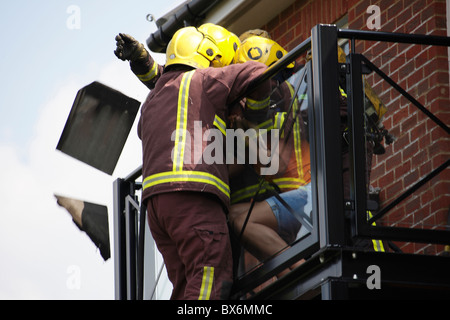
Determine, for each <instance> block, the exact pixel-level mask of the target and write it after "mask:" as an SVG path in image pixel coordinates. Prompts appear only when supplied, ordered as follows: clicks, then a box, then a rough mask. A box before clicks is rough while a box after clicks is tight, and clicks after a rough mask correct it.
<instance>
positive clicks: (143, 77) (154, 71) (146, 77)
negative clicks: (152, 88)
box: [136, 61, 158, 82]
mask: <svg viewBox="0 0 450 320" xmlns="http://www.w3.org/2000/svg"><path fill="white" fill-rule="evenodd" d="M157 75H158V64H157V63H156V61H154V62H153V66H152V68H151V69H150V71H149V72H147V73H146V74H137V75H136V76H137V77H138V78H139V80H141V81H144V82H145V81H150V80H152V79H153V78H154V77H156V76H157Z"/></svg>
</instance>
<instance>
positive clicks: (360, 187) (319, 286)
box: [114, 25, 450, 299]
mask: <svg viewBox="0 0 450 320" xmlns="http://www.w3.org/2000/svg"><path fill="white" fill-rule="evenodd" d="M342 40H345V41H348V43H349V45H348V52H346V53H347V55H346V62H345V63H342V62H339V61H338V46H337V44H338V43H339V41H342ZM357 41H375V42H377V43H382V42H387V43H394V44H408V45H412V46H416V45H418V46H427V47H429V46H441V47H442V46H444V47H445V46H447V47H448V46H450V38H448V37H440V36H431V35H409V34H399V33H385V32H372V31H358V30H348V29H338V28H337V27H336V26H335V25H317V26H315V27H314V28H313V29H312V32H311V37H310V38H308V39H306V40H305V41H303V42H302V43H300V44H299V45H298V46H297V47H295V48H294V49H293V50H291V51H290V52H289V53H288V54H287V55H285V56H284V57H283V58H282V59H281V60H280V61H279V62H278V63H276V64H275V65H273V66H271V67H269V68H268V69H267V71H266V72H265V73H264V74H263V75H262V76H261V78H260V79H258V80H257V81H255V83H254V84H253V85H252V86H251V88H250V89H249V91H251V90H253V89H254V88H256V87H257V86H258V84H260V83H261V82H263V81H265V80H267V79H269V78H272V77H273V76H275V75H277V74H278V73H279V72H280V71H281V70H282V69H284V68H285V67H286V66H288V65H289V64H290V63H291V62H292V61H294V60H296V59H299V58H301V57H304V55H305V54H307V53H310V57H311V59H306V60H303V61H307V62H306V63H305V67H304V68H303V69H301V70H300V71H299V72H298V73H297V77H296V81H297V82H295V81H293V83H292V85H293V87H294V88H296V89H297V91H296V93H298V91H299V90H298V88H300V87H301V82H306V83H307V87H306V91H305V92H303V93H301V94H304V95H306V96H307V99H306V101H307V108H306V109H307V114H308V136H309V144H310V157H311V194H310V196H311V215H310V217H309V220H308V221H309V223H310V225H309V228H308V232H307V233H306V234H303V235H302V236H301V237H298V238H297V239H296V240H295V241H294V243H291V244H289V246H288V247H287V248H286V250H283V251H282V252H280V253H279V254H277V255H275V256H273V257H271V258H269V259H268V260H266V261H263V262H261V264H259V265H257V266H256V267H255V268H252V269H251V270H250V271H248V272H245V273H244V274H242V275H239V276H237V277H236V279H235V283H234V286H233V290H232V295H231V298H232V299H270V298H276V299H300V298H307V299H308V298H319V299H335V298H350V296H349V288H355V286H365V284H366V282H365V281H366V279H367V275H365V276H366V278H364V274H363V277H362V278H361V274H360V276H359V277H356V271H355V270H359V269H361V268H363V267H364V268H365V267H366V266H367V265H368V264H370V263H373V262H374V261H376V262H377V263H378V264H379V265H381V266H384V269H383V270H388V271H389V270H390V272H385V273H384V275H385V278H386V279H387V280H386V281H387V282H389V281H390V282H389V283H390V284H392V283H394V284H395V285H394V287H396V288H403V289H404V288H406V289H404V290H406V292H416V291H417V292H421V290H426V288H430V287H433V288H435V287H438V288H439V293H442V292H445V294H447V296H448V295H449V291H450V280H449V277H448V268H449V266H450V262H449V259H450V258H449V257H445V256H439V257H437V256H427V255H423V254H411V253H402V252H401V250H399V249H398V247H396V245H395V244H394V242H393V241H396V242H398V241H400V242H407V243H425V244H437V245H446V244H448V243H449V242H450V241H449V239H450V231H449V225H448V223H447V224H445V223H441V222H439V224H438V225H436V224H434V225H433V224H430V225H425V224H423V223H422V224H421V223H416V224H412V223H409V222H408V221H407V220H406V221H403V222H402V223H397V222H396V221H395V218H396V217H398V215H393V217H389V219H386V217H387V216H389V213H390V211H392V210H395V208H398V206H400V205H401V204H402V203H403V202H405V201H408V199H411V198H414V197H415V194H414V193H415V192H417V191H418V190H421V188H422V189H423V188H425V187H426V186H429V184H430V183H439V182H440V181H441V180H443V178H442V176H443V174H444V173H445V171H446V170H447V172H448V164H449V161H450V160H449V159H448V141H449V140H448V134H449V128H448V126H447V125H446V124H445V123H444V122H443V121H442V120H440V119H439V117H437V116H436V115H435V114H433V113H432V112H430V111H429V110H428V108H427V107H425V106H423V105H422V104H421V103H420V102H419V101H418V100H417V99H416V98H414V97H413V95H412V94H411V93H409V92H407V91H406V90H404V88H402V86H400V85H398V84H397V83H396V82H395V81H394V80H392V79H391V78H390V77H389V76H388V75H387V73H386V72H384V71H383V68H382V67H377V65H376V63H374V62H372V61H371V59H373V58H376V57H370V58H371V59H369V58H368V57H366V56H365V55H363V54H360V53H357V52H356V48H357V45H356V43H357ZM391 58H395V57H391ZM447 60H448V59H447ZM377 61H379V60H377ZM447 72H448V70H447ZM370 76H372V77H373V79H371V81H372V83H376V82H377V80H376V79H375V77H376V78H379V79H380V80H379V82H380V83H381V82H382V83H383V84H381V85H380V86H378V87H377V86H374V88H383V90H387V89H386V88H387V87H389V90H391V91H389V92H395V94H398V95H399V96H401V97H399V98H394V99H393V101H394V103H395V101H396V102H399V101H404V100H402V99H406V100H405V101H407V102H406V103H407V104H408V106H411V107H410V110H412V109H413V108H414V109H415V110H414V111H411V112H416V113H421V114H423V115H425V116H426V117H428V118H429V119H430V121H429V122H427V124H428V125H435V126H436V127H437V129H436V130H442V131H443V132H444V134H443V137H442V139H443V141H445V143H443V144H440V145H441V146H444V148H445V147H446V146H447V149H444V150H443V154H444V156H443V157H440V159H444V160H443V162H442V163H439V164H437V165H436V166H435V168H434V169H432V170H431V169H430V170H429V172H427V173H426V174H423V175H422V176H420V177H419V178H418V179H417V181H415V182H414V183H410V184H409V185H408V186H407V187H402V188H401V190H400V191H401V192H399V193H397V194H395V196H394V197H393V199H392V200H390V201H389V202H387V203H383V204H382V205H381V206H380V207H377V206H376V205H375V206H373V202H372V201H371V200H369V199H370V196H371V194H370V188H368V185H369V184H370V181H367V179H366V174H367V165H366V163H367V161H366V160H367V159H366V154H367V153H368V150H367V141H368V140H370V139H372V138H373V134H374V132H373V131H369V130H368V127H370V123H369V122H368V121H370V119H368V113H367V108H366V107H365V106H366V104H367V101H365V99H366V97H365V91H364V88H365V85H366V82H365V81H363V77H370ZM339 79H344V83H340V82H339ZM341 85H342V86H343V87H345V91H346V96H347V112H348V119H347V121H348V127H347V128H348V129H347V130H346V134H345V136H344V135H343V134H342V128H341V127H340V123H341V122H340V119H341V118H340V112H339V94H340V93H339V92H340V87H341ZM447 90H448V89H447ZM447 92H448V91H447ZM299 94H300V93H299ZM379 94H380V96H381V98H382V99H383V98H384V97H386V96H383V95H382V92H379ZM395 94H394V93H390V98H389V99H392V97H393V95H394V96H395ZM297 98H298V96H297ZM384 103H386V104H387V102H386V101H385V102H384ZM388 107H390V106H389V105H388ZM375 133H378V134H381V135H382V136H383V132H375ZM370 137H371V138H370ZM369 138H370V139H369ZM378 138H380V136H378ZM383 138H387V135H384V136H383ZM378 142H379V141H378ZM387 143H388V141H386V140H385V144H387ZM345 144H347V145H348V153H349V155H350V157H349V159H350V162H349V171H350V181H349V186H348V187H349V190H350V191H349V195H348V196H347V197H345V196H344V181H343V175H342V168H343V160H342V157H341V154H342V148H343V145H345ZM394 144H395V143H394ZM385 148H386V149H389V148H390V147H389V146H386V145H385ZM386 152H394V149H390V150H389V151H386ZM141 174H142V171H141V168H137V169H136V170H135V171H134V172H132V173H130V175H129V176H128V177H126V178H120V179H117V180H116V181H115V182H114V257H115V258H114V260H115V296H116V299H155V290H156V289H157V286H158V279H159V276H160V274H161V272H162V268H163V263H162V262H161V261H160V262H158V264H157V263H155V256H156V249H155V245H154V243H153V242H152V239H151V234H150V232H149V230H148V226H147V224H146V221H145V219H146V217H145V208H143V207H142V206H141V204H140V200H139V197H140V192H141V189H142V182H140V181H139V180H140V179H141V178H142V177H141ZM402 179H403V178H402ZM444 182H445V181H444ZM427 184H428V185H427ZM402 186H405V185H403V184H402ZM442 196H445V194H444V195H442ZM447 196H448V195H447ZM406 208H409V210H413V209H414V208H413V206H412V205H409V206H404V207H402V210H406ZM411 208H413V209H411ZM415 209H416V208H415ZM415 209H414V210H415ZM441 209H442V208H441ZM443 209H444V210H446V212H447V214H448V208H443ZM368 211H370V212H371V215H370V216H368ZM405 216H407V213H405ZM402 217H403V216H402ZM402 217H401V218H402ZM393 219H394V220H393ZM303 222H305V221H303ZM372 239H377V240H380V241H383V242H384V243H385V244H386V245H388V244H391V250H390V251H395V252H390V253H386V252H374V250H370V249H369V250H368V249H366V248H358V246H357V245H356V244H357V243H358V242H359V241H360V240H369V242H370V241H371V240H372ZM386 251H387V250H386ZM357 256H358V257H359V259H356V257H357ZM301 259H305V260H306V262H305V263H303V264H302V265H300V267H298V268H296V269H294V270H293V271H291V272H290V273H289V274H288V275H286V276H284V277H282V278H280V279H277V280H275V281H273V282H272V283H271V284H268V285H267V282H268V281H269V280H271V279H274V277H276V275H277V274H278V273H279V272H280V271H282V270H284V269H286V268H289V267H290V266H291V265H293V264H294V263H295V262H297V261H300V260H301ZM425 265H426V266H428V267H430V266H433V272H431V273H430V272H422V271H423V269H420V268H424V266H425ZM364 270H365V269H364ZM445 274H447V275H446V276H445ZM349 283H352V284H351V285H349ZM262 284H265V287H264V288H263V289H261V287H260V286H261V285H262ZM257 287H259V289H258V290H256V289H255V288H257ZM365 289H367V288H365ZM408 290H409V291H408ZM364 292H365V293H367V290H366V291H364ZM373 292H374V291H372V292H371V293H373ZM392 292H394V293H393V294H395V292H398V291H395V290H394V291H392ZM402 292H403V291H402ZM358 294H359V297H366V296H365V295H364V294H362V295H361V294H360V293H358ZM388 294H389V293H388V292H386V291H385V292H383V293H381V294H380V293H378V295H375V297H381V298H386V297H389V296H388ZM373 296H374V295H372V296H371V295H368V296H367V297H373Z"/></svg>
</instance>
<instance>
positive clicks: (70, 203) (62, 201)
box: [54, 194, 84, 228]
mask: <svg viewBox="0 0 450 320" xmlns="http://www.w3.org/2000/svg"><path fill="white" fill-rule="evenodd" d="M54 196H55V198H56V199H57V203H58V204H59V205H60V206H61V207H63V208H65V209H66V210H67V211H68V212H69V213H70V215H71V216H72V219H73V221H75V223H76V224H78V226H80V228H81V227H82V226H83V225H82V222H81V221H82V219H81V214H82V212H83V209H84V202H83V201H81V200H76V199H72V198H67V197H63V196H59V195H56V194H55V195H54Z"/></svg>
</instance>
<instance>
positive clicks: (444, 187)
mask: <svg viewBox="0 0 450 320" xmlns="http://www.w3.org/2000/svg"><path fill="white" fill-rule="evenodd" d="M369 5H377V6H378V7H379V8H380V12H381V17H380V18H381V29H380V31H385V32H401V33H412V34H414V33H415V34H433V35H443V36H446V35H447V31H446V3H445V0H415V1H414V0H397V1H392V0H378V1H374V0H372V1H369V0H338V1H333V0H317V1H314V0H298V1H296V2H295V3H294V4H292V5H291V6H290V7H289V8H287V9H286V10H284V11H283V12H282V13H280V14H279V15H278V16H277V17H276V18H274V19H273V20H272V21H271V22H269V23H268V24H267V25H265V26H263V28H264V29H266V30H267V31H269V33H270V34H271V36H272V37H273V39H274V40H276V41H277V42H278V43H280V45H282V46H283V47H285V48H286V49H287V50H291V49H292V48H294V47H295V46H296V45H298V44H299V43H300V42H301V41H303V40H305V39H306V38H308V37H309V36H310V31H311V28H312V27H313V26H314V25H316V24H318V23H334V22H336V21H337V20H338V19H340V18H342V17H343V16H345V15H346V14H348V22H349V28H350V29H360V30H368V28H367V24H366V22H367V19H368V18H369V17H370V16H371V14H372V13H367V12H366V10H367V8H368V6H369ZM356 50H357V52H361V53H363V54H364V55H365V56H366V57H367V58H369V59H370V60H371V61H372V62H374V64H375V65H377V66H378V67H379V68H380V69H381V70H382V71H383V72H385V73H386V74H387V75H389V76H390V77H391V78H392V79H393V80H394V81H396V82H397V83H398V84H399V85H400V86H401V87H402V88H404V89H405V90H407V91H408V92H409V93H410V94H411V95H412V96H413V97H415V98H416V99H417V100H418V101H419V102H420V103H422V104H423V105H424V106H425V107H426V108H427V109H428V110H429V111H431V112H432V113H434V114H435V115H436V116H438V117H439V118H440V119H441V120H442V121H444V123H446V124H447V125H450V107H449V106H450V99H449V74H448V72H449V66H448V60H449V57H448V53H447V52H448V51H447V48H446V47H428V46H416V45H405V44H390V43H375V42H369V41H358V42H357V44H356ZM368 80H369V82H370V83H371V85H373V87H374V89H375V91H376V92H377V93H378V94H379V95H380V97H381V98H382V100H383V102H384V103H385V104H386V105H387V107H388V109H389V111H388V112H387V114H386V115H385V120H384V125H385V126H386V128H387V129H388V130H389V131H390V132H391V133H392V134H393V135H394V136H396V138H397V140H396V141H395V142H394V143H393V144H392V145H390V146H386V153H385V154H384V155H378V156H374V158H373V167H372V168H373V172H372V181H371V184H372V185H373V186H375V187H380V188H381V193H380V199H381V201H382V205H386V204H388V203H390V201H392V200H393V199H395V198H396V197H398V196H399V195H400V194H401V193H403V192H404V190H406V189H407V188H408V187H410V186H411V185H413V184H414V183H416V182H417V181H419V180H420V179H421V178H422V177H423V176H425V175H427V174H428V173H430V172H431V171H432V170H433V169H435V168H436V167H438V166H439V165H440V164H442V163H443V162H444V161H446V160H447V159H448V158H449V156H450V140H449V138H448V137H447V134H446V133H445V132H444V130H442V129H441V128H439V127H438V126H437V125H435V124H434V123H433V122H432V121H431V120H430V119H428V118H427V117H426V116H425V115H424V114H423V113H421V112H420V111H418V110H417V108H416V107H415V106H413V105H412V104H411V103H410V102H409V101H408V100H406V99H405V98H403V97H400V94H399V93H397V92H396V91H395V90H393V89H392V88H390V87H389V85H388V84H387V83H385V82H384V81H381V79H380V78H379V77H375V76H373V75H371V76H369V77H368ZM449 171H450V169H447V170H446V171H444V173H441V174H440V175H439V176H438V177H436V178H434V179H433V180H432V181H431V182H429V183H428V184H427V185H426V186H424V187H422V188H421V189H419V190H418V191H417V192H416V193H414V195H412V196H410V197H409V198H408V199H406V200H405V201H403V203H402V204H401V205H398V206H397V207H396V208H394V209H393V210H392V211H391V213H390V214H389V215H388V216H386V218H385V219H384V223H386V224H389V225H397V226H405V227H411V226H414V227H418V228H422V227H423V228H433V227H434V226H439V225H440V226H442V225H444V224H446V221H447V216H448V211H449V206H450V172H449ZM399 246H401V247H402V250H404V251H406V252H425V253H429V254H439V253H440V252H441V251H442V250H443V247H442V246H429V245H422V244H410V243H408V244H405V243H402V244H399Z"/></svg>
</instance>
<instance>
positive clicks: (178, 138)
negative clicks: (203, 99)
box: [173, 70, 195, 171]
mask: <svg viewBox="0 0 450 320" xmlns="http://www.w3.org/2000/svg"><path fill="white" fill-rule="evenodd" d="M194 71H195V70H192V71H189V72H186V73H185V74H184V75H183V78H182V79H181V84H180V91H179V93H178V109H177V127H176V133H175V147H174V149H173V151H174V153H173V170H174V171H180V170H182V169H183V161H184V147H185V144H186V129H187V114H188V102H189V86H190V83H191V79H192V76H193V75H194Z"/></svg>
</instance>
